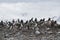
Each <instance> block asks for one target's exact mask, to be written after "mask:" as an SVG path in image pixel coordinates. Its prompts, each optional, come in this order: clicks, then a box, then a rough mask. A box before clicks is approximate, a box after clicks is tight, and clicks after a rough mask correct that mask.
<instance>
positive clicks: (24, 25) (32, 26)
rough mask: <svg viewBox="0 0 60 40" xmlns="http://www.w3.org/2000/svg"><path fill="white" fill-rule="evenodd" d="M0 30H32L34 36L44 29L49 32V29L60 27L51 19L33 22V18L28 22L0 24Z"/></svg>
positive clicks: (13, 21) (18, 21) (19, 21)
mask: <svg viewBox="0 0 60 40" xmlns="http://www.w3.org/2000/svg"><path fill="white" fill-rule="evenodd" d="M1 28H6V29H8V30H12V29H13V30H15V31H16V30H19V31H20V30H23V31H28V30H32V31H34V33H35V34H40V31H41V29H45V28H47V29H46V30H49V29H54V28H55V30H56V29H59V28H60V25H59V24H58V23H57V21H55V20H52V19H51V18H48V19H47V20H45V18H43V19H40V20H39V21H38V20H37V18H35V19H34V20H33V18H31V19H30V20H29V21H28V20H27V21H25V22H24V21H23V20H19V19H18V20H17V21H15V20H14V19H13V20H12V22H10V21H6V22H3V21H1V22H0V29H1Z"/></svg>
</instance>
